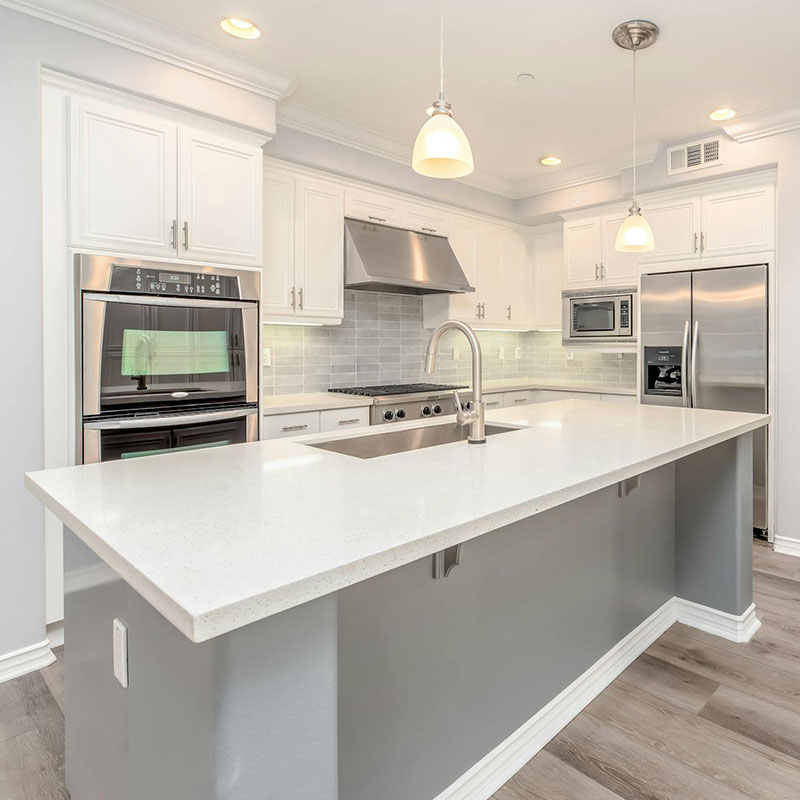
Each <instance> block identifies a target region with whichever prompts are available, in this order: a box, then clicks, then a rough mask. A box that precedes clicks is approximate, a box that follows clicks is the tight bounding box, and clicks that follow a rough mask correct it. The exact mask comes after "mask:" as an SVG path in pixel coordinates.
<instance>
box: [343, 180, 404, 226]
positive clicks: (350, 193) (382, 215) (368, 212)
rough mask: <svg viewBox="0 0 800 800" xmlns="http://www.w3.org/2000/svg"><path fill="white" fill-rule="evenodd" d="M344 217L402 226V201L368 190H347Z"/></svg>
mask: <svg viewBox="0 0 800 800" xmlns="http://www.w3.org/2000/svg"><path fill="white" fill-rule="evenodd" d="M344 210H345V215H346V216H348V217H355V219H363V220H367V221H370V222H378V223H382V224H385V225H397V226H400V225H402V224H403V201H402V200H401V199H400V198H399V197H393V196H392V195H389V194H382V193H381V192H371V191H369V190H368V189H361V188H358V189H347V190H346V192H345V209H344Z"/></svg>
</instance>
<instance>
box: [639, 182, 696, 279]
mask: <svg viewBox="0 0 800 800" xmlns="http://www.w3.org/2000/svg"><path fill="white" fill-rule="evenodd" d="M643 204H644V205H643V206H642V211H643V213H644V215H645V216H646V218H647V221H648V222H649V223H650V227H651V228H652V229H653V238H654V239H655V243H656V246H655V249H654V250H652V251H651V252H649V253H640V254H639V263H640V264H650V263H653V262H658V261H678V260H682V259H689V258H695V257H696V256H697V255H699V252H700V241H699V238H700V198H698V197H690V198H687V199H684V200H670V201H666V202H663V201H662V202H660V203H659V202H655V203H650V202H648V201H647V200H646V199H645V200H644V201H643Z"/></svg>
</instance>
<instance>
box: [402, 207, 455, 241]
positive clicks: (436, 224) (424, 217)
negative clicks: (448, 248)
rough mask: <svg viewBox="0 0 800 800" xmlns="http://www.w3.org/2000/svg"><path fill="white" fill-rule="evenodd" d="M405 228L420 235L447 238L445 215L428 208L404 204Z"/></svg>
mask: <svg viewBox="0 0 800 800" xmlns="http://www.w3.org/2000/svg"><path fill="white" fill-rule="evenodd" d="M405 226H406V227H408V228H411V230H415V231H420V232H421V233H434V234H436V235H438V236H447V215H446V214H444V213H443V212H441V211H438V210H437V209H435V208H429V207H428V206H418V205H412V204H411V203H408V204H406V213H405Z"/></svg>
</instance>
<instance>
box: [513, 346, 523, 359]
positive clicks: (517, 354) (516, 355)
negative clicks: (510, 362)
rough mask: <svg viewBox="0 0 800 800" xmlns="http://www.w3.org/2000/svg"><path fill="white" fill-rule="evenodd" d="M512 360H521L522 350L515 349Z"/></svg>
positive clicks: (519, 348)
mask: <svg viewBox="0 0 800 800" xmlns="http://www.w3.org/2000/svg"><path fill="white" fill-rule="evenodd" d="M514 358H522V348H521V347H517V348H515V349H514Z"/></svg>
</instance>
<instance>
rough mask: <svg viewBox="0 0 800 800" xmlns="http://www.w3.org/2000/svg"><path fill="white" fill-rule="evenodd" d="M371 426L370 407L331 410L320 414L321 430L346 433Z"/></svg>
mask: <svg viewBox="0 0 800 800" xmlns="http://www.w3.org/2000/svg"><path fill="white" fill-rule="evenodd" d="M365 425H369V406H364V407H363V408H331V409H326V410H325V411H320V412H319V429H320V431H322V432H323V433H325V432H327V431H345V430H349V429H350V428H362V427H364V426H365Z"/></svg>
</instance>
